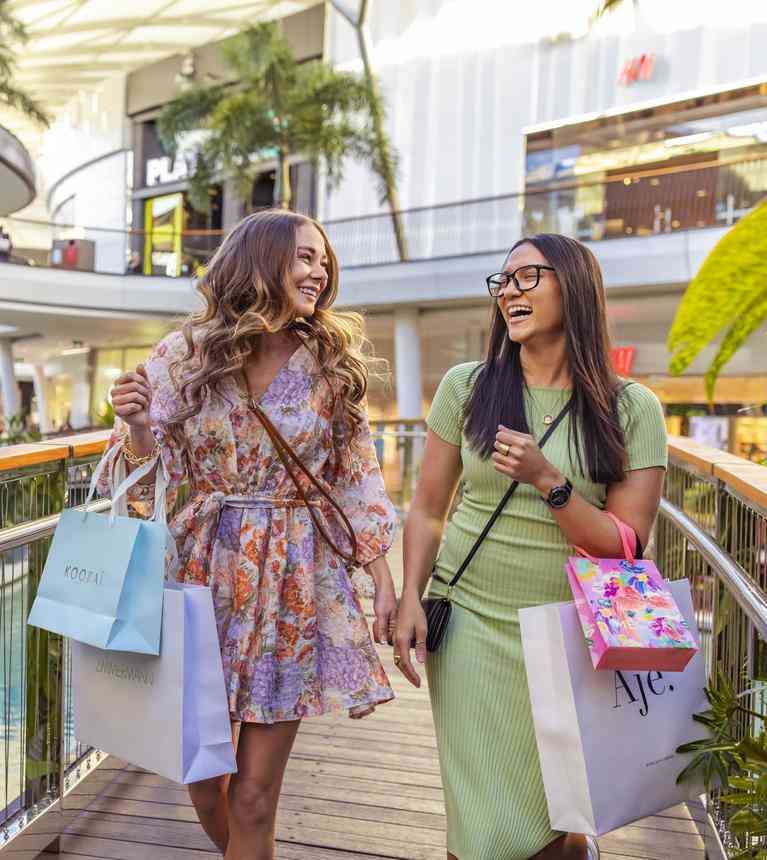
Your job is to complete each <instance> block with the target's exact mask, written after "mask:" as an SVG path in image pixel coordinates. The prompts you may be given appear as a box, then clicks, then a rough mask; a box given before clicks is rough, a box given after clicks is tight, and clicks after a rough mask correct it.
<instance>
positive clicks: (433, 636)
mask: <svg viewBox="0 0 767 860" xmlns="http://www.w3.org/2000/svg"><path fill="white" fill-rule="evenodd" d="M570 405H571V404H570V401H568V402H567V403H566V404H565V406H564V408H563V409H562V411H561V412H560V413H559V415H557V417H556V418H555V419H554V420H553V421H552V422H551V424H550V425H549V427H548V430H546V432H545V433H544V434H543V436H542V437H541V441H540V442H539V443H538V447H539V448H543V446H544V445H545V444H546V441H547V440H548V438H549V436H551V434H552V433H553V432H554V431H555V430H556V429H557V427H558V426H559V424H560V423H561V421H562V419H563V418H564V417H565V415H567V413H568V412H569V411H570ZM518 486H519V481H513V482H512V484H511V486H510V487H509V489H508V490H506V493H505V494H504V496H503V498H502V499H501V501H500V502H498V507H497V508H496V509H495V510H494V511H493V514H492V516H491V517H490V519H489V520H488V521H487V524H486V525H485V527H484V529H482V534H480V536H479V537H478V538H477V539H476V541H474V546H472V548H471V549H470V550H469V552H468V555H467V556H466V558H465V559H464V560H463V562H462V564H461V566H460V567H459V568H458V570H457V571H456V573H455V576H454V577H453V578H452V579H451V580H450V582H449V583H448V586H447V596H446V597H427V598H426V599H425V600H423V601H422V604H421V605H422V606H423V611H424V612H425V613H426V650H427V651H436V650H437V649H438V648H439V646H440V645H441V644H442V640H443V639H444V638H445V633H446V632H447V625H448V623H449V621H450V612H451V611H452V608H453V607H452V606H451V603H450V601H451V598H452V595H453V589H454V588H455V586H456V585H457V583H458V580H459V579H460V578H461V577H462V576H463V573H464V571H465V570H466V568H467V567H468V566H469V564H470V563H471V560H472V559H473V558H474V556H475V555H476V553H477V550H478V549H479V548H480V546H481V544H482V541H483V540H484V539H485V538H486V537H487V535H488V534H489V532H490V529H491V528H492V527H493V526H494V525H495V521H496V520H497V519H498V517H499V516H500V515H501V512H502V511H503V509H504V508H505V507H506V505H507V503H508V501H509V499H510V498H511V497H512V496H513V495H514V492H515V490H516V489H517V487H518ZM432 576H434V571H432ZM435 578H436V579H438V577H435ZM439 581H440V582H443V581H444V580H441V579H440V580H439ZM411 647H415V640H414V641H413V642H412V643H411Z"/></svg>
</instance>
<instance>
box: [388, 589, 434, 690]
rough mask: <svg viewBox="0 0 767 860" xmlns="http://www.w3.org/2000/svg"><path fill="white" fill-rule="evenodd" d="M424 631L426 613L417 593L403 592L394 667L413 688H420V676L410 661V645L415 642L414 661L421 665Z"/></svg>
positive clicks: (398, 615) (399, 610) (424, 654)
mask: <svg viewBox="0 0 767 860" xmlns="http://www.w3.org/2000/svg"><path fill="white" fill-rule="evenodd" d="M426 630H427V625H426V613H425V612H424V611H423V606H422V605H421V601H420V599H419V597H418V595H417V593H416V592H409V591H408V592H403V594H402V597H401V598H400V601H399V608H398V610H397V627H396V630H395V632H394V665H395V666H396V667H397V668H398V669H399V670H400V672H402V674H403V675H404V676H405V677H406V678H407V679H408V681H410V683H411V684H412V685H413V686H414V687H420V686H421V676H420V675H419V674H418V672H416V670H415V668H414V667H413V664H412V662H411V660H410V648H411V643H412V642H413V641H415V643H416V646H415V656H416V660H418V662H419V663H423V662H424V661H425V660H426ZM398 658H399V659H398Z"/></svg>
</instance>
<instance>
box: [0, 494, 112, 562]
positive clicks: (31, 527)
mask: <svg viewBox="0 0 767 860" xmlns="http://www.w3.org/2000/svg"><path fill="white" fill-rule="evenodd" d="M111 506H112V502H111V500H110V499H99V500H98V501H97V502H91V503H90V504H89V505H88V506H87V508H86V506H85V505H78V506H77V507H74V508H68V510H72V511H83V512H84V513H86V512H87V513H89V514H103V513H104V512H105V511H108V510H109V509H110V507H111ZM60 519H61V514H60V513H59V514H51V516H49V517H43V518H42V519H39V520H32V521H31V522H27V523H20V524H19V525H17V526H10V527H9V528H6V529H0V553H2V552H8V551H9V550H12V549H18V548H19V547H21V546H24V545H25V544H28V543H31V542H32V541H35V540H40V539H42V538H46V537H50V536H51V535H52V534H53V533H54V532H55V531H56V526H57V525H58V524H59V520H60Z"/></svg>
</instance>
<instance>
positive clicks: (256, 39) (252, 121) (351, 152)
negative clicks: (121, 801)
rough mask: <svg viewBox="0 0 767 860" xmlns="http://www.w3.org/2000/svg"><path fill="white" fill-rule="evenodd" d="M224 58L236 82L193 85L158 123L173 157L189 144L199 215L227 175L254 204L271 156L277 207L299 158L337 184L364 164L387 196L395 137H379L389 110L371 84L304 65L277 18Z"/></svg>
mask: <svg viewBox="0 0 767 860" xmlns="http://www.w3.org/2000/svg"><path fill="white" fill-rule="evenodd" d="M223 58H224V61H225V64H226V66H227V69H228V70H229V73H230V76H231V78H232V79H233V80H234V81H235V83H233V84H218V85H215V86H211V87H201V86H191V87H190V88H189V89H188V90H186V91H184V92H182V93H181V94H180V95H179V96H178V97H177V98H176V99H175V100H174V101H173V102H171V103H170V104H169V105H168V106H167V107H166V108H165V109H164V110H163V111H162V113H161V114H160V117H159V119H158V123H157V127H158V131H159V135H160V139H161V140H162V143H163V146H164V147H165V148H166V150H167V152H168V154H169V155H170V156H172V157H174V158H175V157H176V155H177V153H178V152H179V150H180V149H181V148H182V142H183V144H184V146H183V148H184V152H185V153H188V157H189V162H190V166H191V169H192V175H191V178H190V187H189V196H190V201H191V203H192V205H193V206H194V207H195V208H196V209H198V210H199V211H201V212H207V211H208V206H209V199H210V198H209V195H208V188H209V186H210V184H211V182H212V181H213V180H214V179H215V178H216V177H217V176H219V175H221V174H223V175H224V176H228V177H231V178H232V179H234V180H235V183H236V185H237V187H238V189H239V193H240V195H241V197H242V198H243V199H247V197H248V195H249V194H250V189H251V188H252V185H253V180H254V179H255V177H256V176H257V175H258V173H259V172H260V170H261V169H262V168H261V165H262V164H263V162H264V161H266V160H271V159H274V158H276V159H277V162H278V170H277V182H276V184H275V205H277V206H281V207H283V208H288V207H289V206H290V203H291V198H292V193H291V188H290V173H289V159H290V158H291V156H293V155H298V154H300V155H302V156H304V157H308V158H310V159H313V160H317V161H321V162H322V163H323V164H324V167H325V172H326V175H327V178H328V181H329V183H330V184H331V185H332V184H335V183H337V182H338V181H340V179H341V177H342V175H343V163H344V159H345V158H347V157H352V158H356V159H359V160H366V161H368V162H369V164H370V166H371V167H372V169H373V172H374V174H375V175H376V176H377V177H378V179H379V190H380V193H381V197H382V199H383V198H385V197H386V194H387V184H386V182H387V177H390V176H391V175H393V173H394V165H395V163H396V155H395V153H394V151H393V149H392V147H391V144H390V143H389V141H388V139H387V138H383V139H382V138H381V135H380V133H379V134H377V133H376V129H375V123H374V118H375V117H376V115H379V116H380V114H381V113H382V112H383V105H382V103H381V100H380V98H379V96H378V94H377V90H376V88H375V87H373V86H371V85H370V83H369V82H368V81H366V80H365V78H363V77H360V76H358V75H355V74H352V73H350V72H339V71H336V70H335V69H332V68H331V67H330V66H328V65H326V64H325V63H323V62H321V61H309V62H303V63H300V62H298V60H297V59H296V57H295V56H294V54H293V52H292V50H291V48H290V45H289V44H288V42H287V40H286V39H285V37H284V36H283V34H282V32H281V30H280V28H279V25H278V24H276V23H275V22H266V23H263V24H259V25H257V26H254V27H250V28H249V29H247V30H245V31H244V32H242V33H241V34H240V35H239V36H236V37H235V38H233V39H232V40H230V41H229V42H227V43H226V44H225V46H224V48H223ZM190 141H191V142H190Z"/></svg>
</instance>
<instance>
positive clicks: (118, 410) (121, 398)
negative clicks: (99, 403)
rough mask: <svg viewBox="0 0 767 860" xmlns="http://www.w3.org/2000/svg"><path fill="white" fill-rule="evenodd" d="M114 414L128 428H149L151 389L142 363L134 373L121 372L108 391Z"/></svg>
mask: <svg viewBox="0 0 767 860" xmlns="http://www.w3.org/2000/svg"><path fill="white" fill-rule="evenodd" d="M110 396H111V398H112V406H113V407H114V410H115V415H117V416H119V418H120V419H121V420H122V421H124V422H125V423H126V424H127V425H128V426H129V427H130V428H132V429H136V430H148V429H149V407H150V406H151V404H152V389H151V388H150V387H149V377H148V376H147V372H146V369H145V367H144V365H143V364H140V365H139V366H138V367H137V368H136V370H135V372H134V373H123V375H122V376H118V377H117V379H116V380H115V384H114V386H113V387H112V390H111V391H110Z"/></svg>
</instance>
